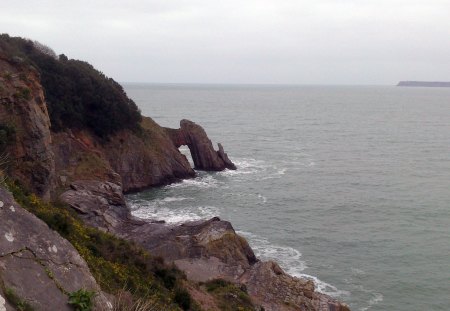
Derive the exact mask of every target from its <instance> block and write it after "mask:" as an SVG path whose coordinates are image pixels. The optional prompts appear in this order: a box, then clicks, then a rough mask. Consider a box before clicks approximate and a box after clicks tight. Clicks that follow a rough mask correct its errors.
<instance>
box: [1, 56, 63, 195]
mask: <svg viewBox="0 0 450 311" xmlns="http://www.w3.org/2000/svg"><path fill="white" fill-rule="evenodd" d="M0 72H1V73H2V74H1V75H0V125H1V126H2V127H7V128H8V129H10V131H11V133H10V136H11V137H9V140H10V141H9V143H8V144H7V145H6V149H5V150H3V151H2V152H3V153H4V154H6V155H7V157H8V163H7V164H6V165H5V167H3V168H2V169H4V170H6V171H7V173H8V175H10V176H12V177H14V178H15V179H18V180H20V181H21V182H22V184H24V185H25V186H27V187H28V188H29V189H31V190H33V191H34V192H36V193H37V194H39V195H40V196H42V197H44V198H47V199H48V198H50V191H51V189H52V187H53V181H54V180H53V176H54V172H55V165H54V155H53V152H52V149H51V143H52V137H51V133H50V119H49V115H48V112H47V106H46V103H45V98H44V91H43V89H42V86H41V84H40V78H39V74H38V72H37V71H36V70H35V69H33V68H32V67H30V66H27V65H25V64H23V63H22V60H21V59H20V58H16V59H12V60H11V59H8V58H6V57H3V56H2V55H0Z"/></svg>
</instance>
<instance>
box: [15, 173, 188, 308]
mask: <svg viewBox="0 0 450 311" xmlns="http://www.w3.org/2000/svg"><path fill="white" fill-rule="evenodd" d="M7 186H8V188H9V190H10V191H11V192H12V193H13V195H14V198H15V200H16V201H17V202H18V203H19V204H20V205H21V206H22V207H23V208H25V209H27V210H28V211H30V212H32V213H33V214H35V215H36V216H37V217H39V218H40V219H42V220H43V221H44V222H45V223H47V225H48V226H49V227H50V228H51V229H53V230H55V231H57V232H58V233H59V234H61V236H63V237H64V238H66V239H67V240H68V241H69V242H71V243H72V245H73V246H74V247H75V248H76V249H77V251H78V252H79V254H80V255H81V256H82V257H83V258H84V260H85V261H86V262H87V264H88V266H89V268H90V270H91V273H92V274H93V276H94V278H95V279H96V281H97V283H98V284H99V285H100V287H101V288H102V290H104V291H105V292H108V293H110V294H113V295H115V294H116V293H118V292H119V291H121V290H122V289H123V288H127V290H128V291H129V292H131V293H133V295H132V296H133V300H136V301H145V302H146V303H148V304H152V305H153V306H158V308H159V310H168V311H169V310H180V309H183V310H189V308H190V299H191V298H190V296H189V294H188V293H187V291H186V290H184V285H183V282H184V280H185V275H184V274H183V273H182V272H181V271H180V270H178V269H176V268H175V266H170V265H167V264H165V263H164V261H163V260H162V259H161V258H158V257H155V256H151V255H150V254H149V253H148V252H147V251H145V250H144V249H142V248H141V247H139V246H138V245H136V244H135V243H132V242H128V241H125V240H123V239H119V238H117V237H114V236H113V235H111V234H108V233H105V232H102V231H100V230H98V229H95V228H92V227H88V226H86V225H84V223H83V222H82V221H81V220H80V219H79V218H78V217H77V215H76V213H75V212H74V211H73V210H72V209H70V208H68V207H67V206H66V205H64V204H62V203H47V202H43V201H42V200H40V199H39V198H38V197H37V196H36V195H34V194H29V193H27V192H25V191H24V190H23V189H22V187H21V186H20V185H18V184H17V183H14V182H10V181H8V182H7Z"/></svg>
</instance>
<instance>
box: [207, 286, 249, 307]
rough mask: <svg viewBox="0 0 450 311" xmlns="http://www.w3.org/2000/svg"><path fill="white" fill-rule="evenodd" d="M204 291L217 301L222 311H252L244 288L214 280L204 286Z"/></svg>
mask: <svg viewBox="0 0 450 311" xmlns="http://www.w3.org/2000/svg"><path fill="white" fill-rule="evenodd" d="M204 286H205V288H206V290H207V291H208V292H209V293H211V294H212V295H213V296H214V297H215V298H216V300H217V301H218V305H219V308H220V309H221V310H223V311H234V310H242V311H253V310H254V306H253V304H252V302H251V299H250V297H249V296H248V294H247V289H246V288H245V286H242V285H237V284H233V283H231V282H228V281H225V280H222V279H215V280H211V281H209V282H206V283H205V284H204Z"/></svg>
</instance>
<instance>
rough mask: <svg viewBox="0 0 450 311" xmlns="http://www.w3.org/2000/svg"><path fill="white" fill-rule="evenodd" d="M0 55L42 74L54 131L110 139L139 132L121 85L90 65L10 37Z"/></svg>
mask: <svg viewBox="0 0 450 311" xmlns="http://www.w3.org/2000/svg"><path fill="white" fill-rule="evenodd" d="M0 53H2V54H6V56H7V57H9V58H10V59H15V60H16V61H20V62H23V63H24V64H25V65H26V64H29V65H32V66H34V67H35V68H36V69H37V70H38V71H39V73H40V75H41V83H42V86H43V87H44V90H45V97H46V100H47V105H48V109H49V113H50V120H51V123H52V130H53V131H61V130H64V129H67V128H70V129H89V130H91V131H92V132H94V133H95V134H96V135H98V136H100V137H103V138H107V137H108V136H109V135H110V134H112V133H114V132H116V131H118V130H121V129H125V128H127V129H132V130H137V129H139V123H140V120H141V113H140V111H139V109H138V107H137V106H136V104H135V103H134V102H133V101H132V100H131V99H130V98H128V97H127V95H126V94H125V91H124V90H123V88H122V86H121V85H120V84H119V83H117V82H116V81H114V80H113V79H111V78H108V77H107V76H105V75H104V74H103V73H102V72H100V71H98V70H96V69H95V68H94V67H93V66H92V65H90V64H88V63H87V62H83V61H79V60H74V59H68V58H67V57H66V56H65V55H61V56H60V57H59V58H58V57H57V56H56V54H55V53H54V52H53V50H51V49H50V48H49V47H47V46H45V45H43V44H40V43H36V42H33V41H31V40H27V39H23V38H19V37H10V36H9V35H7V34H2V35H0Z"/></svg>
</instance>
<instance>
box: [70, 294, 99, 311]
mask: <svg viewBox="0 0 450 311" xmlns="http://www.w3.org/2000/svg"><path fill="white" fill-rule="evenodd" d="M94 296H95V292H91V291H87V290H85V289H79V290H77V291H76V292H72V293H69V305H71V306H72V307H73V308H74V310H75V311H91V310H92V304H93V302H92V298H93V297H94Z"/></svg>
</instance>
